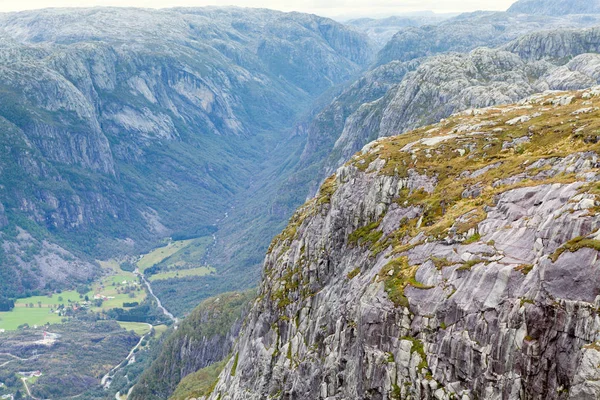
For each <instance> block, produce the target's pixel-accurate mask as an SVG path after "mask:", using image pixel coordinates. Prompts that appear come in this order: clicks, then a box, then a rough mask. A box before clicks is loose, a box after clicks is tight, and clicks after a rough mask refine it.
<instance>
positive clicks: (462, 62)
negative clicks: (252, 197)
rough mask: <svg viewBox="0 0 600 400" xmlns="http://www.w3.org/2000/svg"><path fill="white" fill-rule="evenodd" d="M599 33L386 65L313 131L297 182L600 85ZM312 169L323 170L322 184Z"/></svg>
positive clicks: (545, 35) (542, 35) (543, 37)
mask: <svg viewBox="0 0 600 400" xmlns="http://www.w3.org/2000/svg"><path fill="white" fill-rule="evenodd" d="M598 32H599V31H598V29H597V28H591V29H582V30H563V31H561V30H558V31H552V32H546V31H543V32H538V33H533V34H529V35H525V36H523V37H522V38H519V39H517V40H515V41H513V42H511V43H509V44H508V45H506V46H504V47H503V48H499V49H486V48H480V49H476V50H473V51H471V52H470V53H467V54H457V53H450V54H444V55H438V56H434V57H429V58H425V59H419V60H413V61H408V62H404V63H401V62H398V61H396V62H392V63H389V64H385V65H383V66H380V67H378V68H376V69H374V70H373V71H371V72H369V74H366V75H365V76H364V77H363V78H361V80H360V81H357V82H356V83H355V84H354V85H352V86H351V87H349V89H347V90H346V91H345V92H344V93H342V94H341V95H339V96H338V98H336V100H335V101H334V102H333V103H332V104H331V105H329V106H327V107H326V108H325V109H324V110H323V111H322V112H321V113H320V114H319V115H318V116H317V117H316V118H315V120H314V121H313V122H312V123H311V124H310V125H309V128H308V129H307V136H308V139H307V145H306V147H305V149H304V153H303V156H302V161H303V164H302V169H301V170H300V172H298V173H297V174H296V175H295V177H296V176H302V174H303V173H304V171H305V170H306V171H307V174H306V175H305V176H306V177H307V179H313V181H312V182H313V185H314V183H315V182H316V184H319V183H320V182H322V180H323V179H324V178H325V177H326V176H328V175H329V174H331V173H333V172H334V171H335V169H336V168H337V167H338V166H340V165H341V164H342V163H344V162H345V161H346V160H348V159H349V158H350V156H351V155H352V154H354V153H355V152H356V151H358V150H360V149H361V148H362V146H364V145H365V144H366V143H368V142H369V141H372V140H375V139H376V138H378V137H382V136H390V135H394V134H398V133H402V132H404V131H406V130H408V129H414V128H417V127H420V126H423V125H425V124H428V123H434V122H437V121H439V120H440V119H441V118H444V117H446V116H448V115H450V114H452V113H453V112H456V111H460V110H464V109H468V108H477V107H486V106H490V105H494V104H506V103H511V102H515V101H518V100H520V99H522V98H524V97H526V96H528V95H531V94H533V93H538V92H541V91H544V90H548V89H552V90H573V89H582V88H586V87H590V86H593V85H595V84H597V83H598V82H599V81H598V78H599V77H600V76H599V75H598V72H597V66H598V62H599V61H600V59H599V58H598V56H597V54H589V53H596V52H597V51H598V46H597V43H598V41H597V40H596V36H597V35H598ZM373 87H375V88H377V90H373V89H372V88H373ZM342 105H343V106H342ZM323 160H324V161H323ZM311 170H321V173H320V175H317V176H318V178H317V179H315V174H314V172H311ZM317 174H318V173H317ZM313 187H314V186H313Z"/></svg>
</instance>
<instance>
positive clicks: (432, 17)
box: [345, 13, 453, 50]
mask: <svg viewBox="0 0 600 400" xmlns="http://www.w3.org/2000/svg"><path fill="white" fill-rule="evenodd" d="M452 16H453V15H452V14H435V13H423V14H418V15H402V16H392V17H387V18H359V19H352V20H349V21H347V22H345V24H346V25H349V26H352V27H354V28H356V29H358V30H360V31H362V32H364V33H366V34H367V35H368V36H369V37H370V38H371V40H373V41H374V43H375V46H376V48H377V49H378V50H379V49H381V48H383V47H384V46H385V45H386V44H387V42H388V41H389V40H390V39H391V38H392V37H393V36H394V35H395V34H396V33H397V32H398V31H399V30H400V29H401V28H406V27H416V26H423V25H432V24H437V23H439V22H441V21H444V20H446V19H449V18H451V17H452Z"/></svg>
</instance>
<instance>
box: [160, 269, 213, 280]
mask: <svg viewBox="0 0 600 400" xmlns="http://www.w3.org/2000/svg"><path fill="white" fill-rule="evenodd" d="M214 271H215V269H214V268H212V267H198V268H191V269H182V270H175V271H168V272H161V273H160V274H156V275H151V276H150V278H149V280H150V281H159V280H164V279H171V278H185V277H186V276H204V275H209V274H210V273H212V272H214Z"/></svg>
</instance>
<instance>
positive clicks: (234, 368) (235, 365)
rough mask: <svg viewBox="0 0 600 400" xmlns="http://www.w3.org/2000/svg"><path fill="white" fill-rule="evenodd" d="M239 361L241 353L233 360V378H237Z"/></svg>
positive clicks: (236, 354)
mask: <svg viewBox="0 0 600 400" xmlns="http://www.w3.org/2000/svg"><path fill="white" fill-rule="evenodd" d="M239 359H240V353H239V352H237V353H235V358H234V359H233V365H232V366H231V376H235V373H236V371H237V366H238V361H239Z"/></svg>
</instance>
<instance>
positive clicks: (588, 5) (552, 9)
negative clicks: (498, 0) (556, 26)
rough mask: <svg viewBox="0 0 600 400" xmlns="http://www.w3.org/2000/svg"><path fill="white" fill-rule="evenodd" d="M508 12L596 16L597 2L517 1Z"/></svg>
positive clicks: (595, 0)
mask: <svg viewBox="0 0 600 400" xmlns="http://www.w3.org/2000/svg"><path fill="white" fill-rule="evenodd" d="M508 12H512V13H523V14H537V15H567V14H598V13H600V1H598V0H519V1H517V2H516V3H514V4H513V5H512V6H511V7H510V8H509V9H508Z"/></svg>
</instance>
